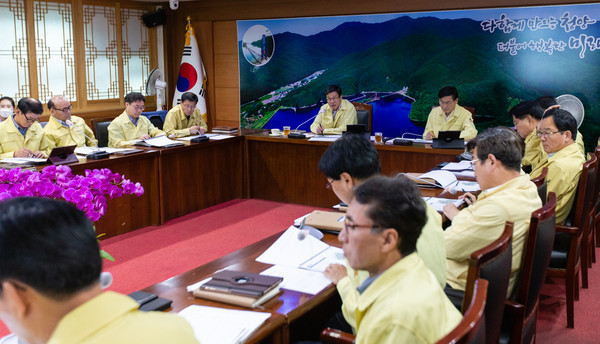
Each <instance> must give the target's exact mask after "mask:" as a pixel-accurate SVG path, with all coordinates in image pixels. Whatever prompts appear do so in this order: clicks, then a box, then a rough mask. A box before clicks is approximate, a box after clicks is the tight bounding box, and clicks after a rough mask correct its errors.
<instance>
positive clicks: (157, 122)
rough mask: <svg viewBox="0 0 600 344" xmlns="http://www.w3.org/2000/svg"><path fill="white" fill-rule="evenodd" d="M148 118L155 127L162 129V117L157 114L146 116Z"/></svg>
mask: <svg viewBox="0 0 600 344" xmlns="http://www.w3.org/2000/svg"><path fill="white" fill-rule="evenodd" d="M148 119H149V120H150V122H152V124H154V126H155V127H157V128H158V129H160V130H162V129H163V124H164V123H163V120H162V118H160V116H158V115H156V116H150V117H148Z"/></svg>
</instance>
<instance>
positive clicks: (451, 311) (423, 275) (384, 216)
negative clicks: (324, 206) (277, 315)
mask: <svg viewBox="0 0 600 344" xmlns="http://www.w3.org/2000/svg"><path fill="white" fill-rule="evenodd" d="M426 220H427V215H426V211H425V202H423V200H422V199H421V194H420V192H419V189H418V188H417V186H416V184H415V183H414V182H412V181H410V180H409V179H408V178H406V177H404V176H400V177H398V178H388V177H379V176H378V177H373V178H370V179H368V180H366V181H365V182H364V183H363V184H361V185H359V186H358V187H356V189H355V190H354V197H353V198H352V201H351V202H350V204H349V206H348V211H347V213H346V220H345V222H344V228H343V229H342V231H341V232H340V234H339V240H340V241H341V242H342V243H343V245H342V249H343V251H344V256H345V257H346V259H347V261H348V264H349V265H350V267H352V269H355V270H366V271H367V272H368V278H367V279H366V280H365V281H364V282H363V283H362V284H361V285H359V286H357V291H358V292H357V294H358V295H357V297H356V307H355V309H354V312H355V314H354V319H355V320H356V343H358V344H360V343H384V344H385V343H435V342H436V341H437V340H439V339H440V338H442V337H443V336H445V335H446V334H447V333H448V332H450V331H451V330H452V329H454V327H456V325H457V324H458V323H459V322H460V320H461V318H462V315H461V314H460V312H459V311H458V310H457V309H456V308H455V307H454V306H453V305H452V303H451V302H450V300H449V299H448V298H447V297H446V295H445V294H444V291H443V289H442V287H441V286H440V284H439V282H438V281H437V280H436V279H435V277H434V276H433V274H432V273H431V271H430V270H429V269H428V268H427V267H426V266H425V264H424V263H423V261H422V260H421V258H420V257H419V255H418V254H417V253H416V243H417V239H418V238H419V235H420V234H421V229H422V227H423V225H424V224H425V221H426ZM327 269H329V267H328V268H327ZM325 274H326V275H327V274H328V271H327V270H325ZM348 278H349V277H348V276H346V277H343V278H342V279H341V280H339V281H336V282H337V283H344V281H345V280H347V279H348Z"/></svg>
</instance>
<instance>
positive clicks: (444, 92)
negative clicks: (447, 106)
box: [438, 86, 458, 100]
mask: <svg viewBox="0 0 600 344" xmlns="http://www.w3.org/2000/svg"><path fill="white" fill-rule="evenodd" d="M447 96H452V100H456V99H458V90H457V89H456V87H454V86H446V87H444V88H442V89H441V90H440V91H439V92H438V99H442V98H444V97H447Z"/></svg>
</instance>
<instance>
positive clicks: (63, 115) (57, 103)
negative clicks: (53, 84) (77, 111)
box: [48, 95, 71, 121]
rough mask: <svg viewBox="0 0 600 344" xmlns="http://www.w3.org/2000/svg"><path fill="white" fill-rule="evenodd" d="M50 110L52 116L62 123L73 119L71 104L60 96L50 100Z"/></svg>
mask: <svg viewBox="0 0 600 344" xmlns="http://www.w3.org/2000/svg"><path fill="white" fill-rule="evenodd" d="M48 109H49V110H50V113H51V114H52V116H53V117H54V118H56V119H59V120H61V121H66V120H68V119H71V103H70V102H69V100H68V99H67V98H65V97H64V96H61V95H58V96H54V97H52V98H50V100H49V101H48Z"/></svg>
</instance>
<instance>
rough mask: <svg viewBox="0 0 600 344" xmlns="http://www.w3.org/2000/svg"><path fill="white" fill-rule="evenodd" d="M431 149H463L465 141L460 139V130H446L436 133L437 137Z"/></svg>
mask: <svg viewBox="0 0 600 344" xmlns="http://www.w3.org/2000/svg"><path fill="white" fill-rule="evenodd" d="M431 147H433V148H445V149H463V148H465V140H464V139H461V138H460V130H448V131H440V132H438V137H437V138H435V139H433V143H432V144H431Z"/></svg>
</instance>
